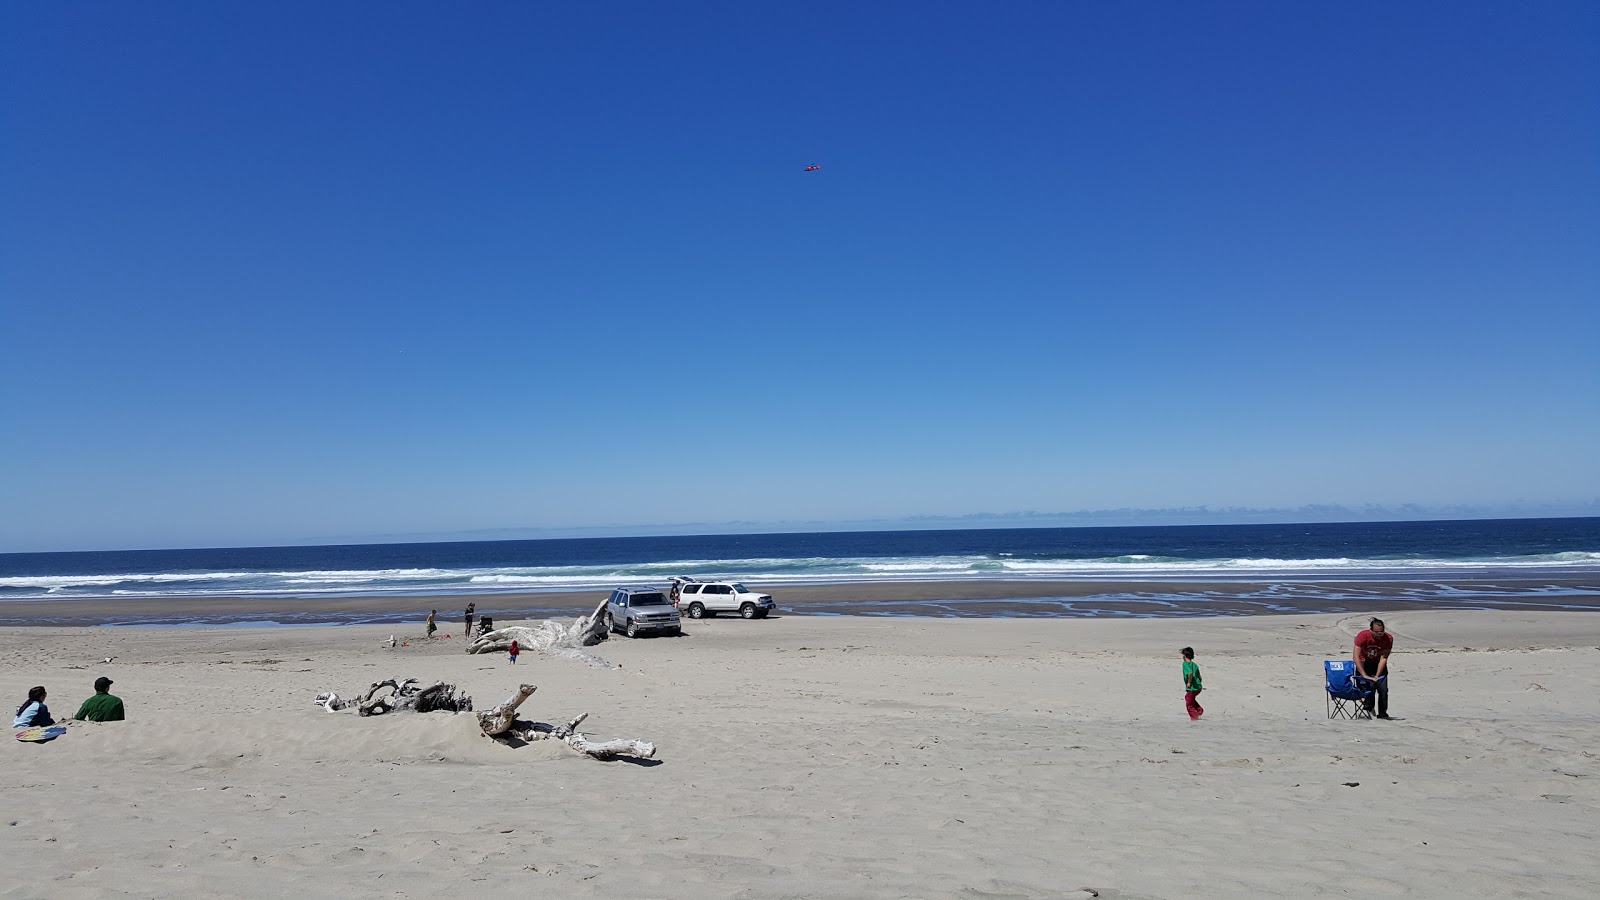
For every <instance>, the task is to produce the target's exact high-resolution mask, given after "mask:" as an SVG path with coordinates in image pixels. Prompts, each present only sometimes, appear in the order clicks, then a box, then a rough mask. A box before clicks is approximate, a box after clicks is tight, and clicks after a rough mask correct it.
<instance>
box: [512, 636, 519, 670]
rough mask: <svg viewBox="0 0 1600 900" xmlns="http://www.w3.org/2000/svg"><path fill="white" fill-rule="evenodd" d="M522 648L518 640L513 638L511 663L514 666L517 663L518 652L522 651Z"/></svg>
mask: <svg viewBox="0 0 1600 900" xmlns="http://www.w3.org/2000/svg"><path fill="white" fill-rule="evenodd" d="M521 650H522V648H521V647H518V646H517V642H516V641H514V640H513V641H512V642H511V664H512V665H513V666H514V665H516V664H517V654H518V653H519V652H521Z"/></svg>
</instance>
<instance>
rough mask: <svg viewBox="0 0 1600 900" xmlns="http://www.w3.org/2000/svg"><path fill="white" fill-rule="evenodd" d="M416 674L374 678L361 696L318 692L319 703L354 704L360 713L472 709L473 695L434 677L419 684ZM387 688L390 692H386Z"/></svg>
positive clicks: (333, 707) (341, 706)
mask: <svg viewBox="0 0 1600 900" xmlns="http://www.w3.org/2000/svg"><path fill="white" fill-rule="evenodd" d="M417 685H418V681H417V679H415V678H386V679H384V680H383V681H374V682H373V683H372V685H371V686H370V687H368V688H367V692H366V693H365V694H362V695H361V696H360V697H353V698H348V699H347V698H343V697H340V696H339V695H338V694H336V693H334V692H332V691H324V692H322V693H320V694H318V695H317V701H316V702H317V705H318V706H320V707H322V708H323V709H325V710H327V711H328V712H335V711H337V710H341V709H348V708H350V707H352V706H353V707H355V709H356V713H357V714H358V715H360V716H363V717H365V716H381V715H384V714H386V713H391V712H471V711H472V698H471V697H469V696H467V695H466V694H462V693H459V692H458V691H457V690H456V686H455V685H453V684H446V683H445V682H443V681H435V682H434V683H433V684H430V685H428V686H427V687H418V686H417ZM385 691H387V692H385Z"/></svg>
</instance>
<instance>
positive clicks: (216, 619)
mask: <svg viewBox="0 0 1600 900" xmlns="http://www.w3.org/2000/svg"><path fill="white" fill-rule="evenodd" d="M751 586H752V587H754V588H756V589H758V590H762V591H766V592H768V593H771V594H772V595H773V597H774V599H775V600H776V601H777V603H778V607H779V609H780V611H782V612H785V613H792V614H799V615H856V616H882V615H894V616H933V617H945V618H1010V617H1045V618H1056V617H1093V616H1136V617H1169V616H1180V617H1188V616H1216V615H1260V614H1288V613H1356V612H1374V611H1378V610H1384V609H1393V608H1394V607H1395V606H1396V605H1399V606H1402V607H1404V608H1407V609H1507V610H1574V609H1576V610H1600V578H1597V577H1596V576H1593V575H1588V576H1557V577H1549V576H1544V577H1536V578H1526V579H1516V578H1492V579H1484V580H1443V581H1429V580H1394V581H1382V582H1369V581H1316V580H1289V579H1277V580H1271V581H1268V580H1263V581H1259V582H1227V581H1206V580H1200V579H1194V580H1188V581H1087V580H1085V581H928V582H903V581H901V582H852V583H845V584H756V583H751ZM604 596H605V593H604V592H603V591H594V590H586V591H563V592H540V593H507V594H439V595H421V596H419V595H393V594H388V595H376V596H343V597H282V596H273V597H249V596H239V597H232V596H225V597H218V596H200V597H161V598H137V597H130V598H124V599H81V600H31V601H13V602H7V603H0V625H24V626H26V625H36V626H86V625H107V624H150V625H176V624H185V623H196V622H203V623H211V624H249V623H251V622H260V621H271V622H278V623H283V624H349V623H358V624H401V623H409V622H420V621H421V620H422V619H423V618H425V617H426V616H427V614H428V610H429V609H438V610H439V617H438V621H439V623H440V627H441V628H442V629H444V630H451V629H456V630H459V629H460V628H461V627H462V615H461V614H462V610H463V609H464V608H465V607H466V605H467V604H468V603H469V602H470V603H476V604H477V612H478V614H479V615H489V616H492V617H495V618H496V619H521V618H538V617H548V616H552V615H571V614H575V613H576V612H578V611H582V610H588V609H592V608H593V607H594V605H595V604H596V603H598V602H599V601H600V600H601V599H603V598H604Z"/></svg>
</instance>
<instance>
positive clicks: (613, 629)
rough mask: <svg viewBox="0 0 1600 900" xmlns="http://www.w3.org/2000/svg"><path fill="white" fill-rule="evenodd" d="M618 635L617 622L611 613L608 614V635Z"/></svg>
mask: <svg viewBox="0 0 1600 900" xmlns="http://www.w3.org/2000/svg"><path fill="white" fill-rule="evenodd" d="M616 633H617V620H616V619H613V618H611V613H606V634H616Z"/></svg>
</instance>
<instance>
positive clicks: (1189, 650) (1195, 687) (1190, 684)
mask: <svg viewBox="0 0 1600 900" xmlns="http://www.w3.org/2000/svg"><path fill="white" fill-rule="evenodd" d="M1178 652H1179V653H1181V654H1183V705H1184V707H1185V708H1187V709H1188V710H1189V719H1190V721H1194V720H1196V719H1199V718H1200V717H1201V716H1203V715H1205V714H1206V711H1205V710H1204V709H1201V708H1200V701H1199V700H1198V699H1196V698H1197V697H1199V696H1200V692H1201V691H1203V690H1205V688H1204V687H1201V685H1200V667H1199V666H1198V665H1196V664H1195V661H1194V648H1193V647H1185V648H1183V649H1182V650H1179V651H1178Z"/></svg>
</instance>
